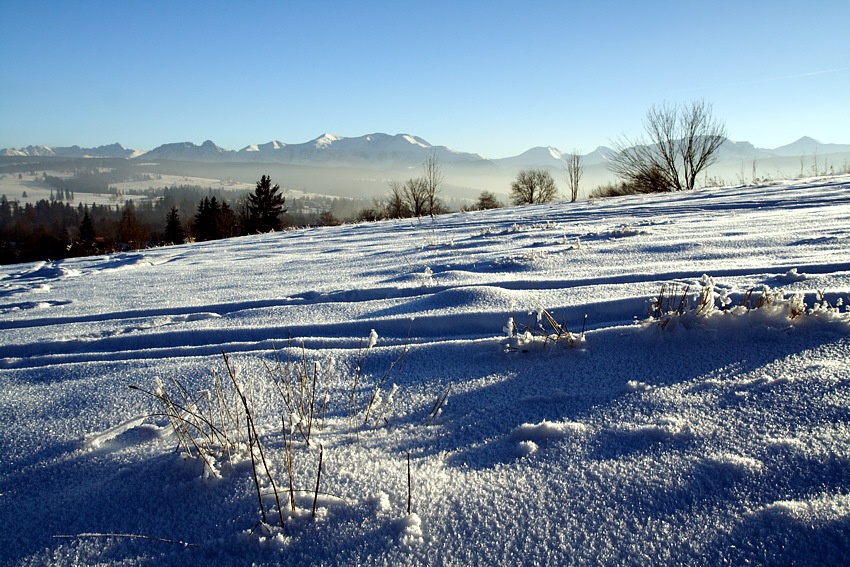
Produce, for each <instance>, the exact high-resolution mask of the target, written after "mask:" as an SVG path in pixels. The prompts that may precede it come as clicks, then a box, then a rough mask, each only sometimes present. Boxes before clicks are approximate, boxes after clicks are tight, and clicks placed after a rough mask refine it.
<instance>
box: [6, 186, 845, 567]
mask: <svg viewBox="0 0 850 567" xmlns="http://www.w3.org/2000/svg"><path fill="white" fill-rule="evenodd" d="M848 243H850V177H847V176H845V177H834V178H824V179H810V180H803V181H796V182H787V183H781V184H775V185H772V186H767V187H742V188H727V189H720V190H698V191H694V192H689V193H681V194H670V195H662V196H658V195H656V196H647V197H624V198H615V199H606V200H601V201H593V202H578V203H571V204H570V203H563V204H551V205H539V206H530V207H522V208H507V209H499V210H493V211H482V212H473V213H466V214H460V213H459V214H454V215H447V216H442V217H439V218H437V219H435V220H431V219H422V220H405V221H394V222H380V223H374V224H361V225H347V226H340V227H330V228H321V229H307V230H300V231H296V232H290V233H277V234H268V235H260V236H252V237H244V238H238V239H231V240H226V241H218V242H207V243H197V244H190V245H185V246H178V247H168V248H161V249H156V250H149V251H142V252H128V253H124V254H117V255H113V256H101V257H92V258H82V259H73V260H66V261H62V262H45V263H37V264H25V265H14V266H3V267H0V337H2V339H0V392H2V398H0V523H1V524H2V528H1V529H0V564H20V565H44V564H51V565H79V564H95V563H97V564H116V565H117V564H122V565H201V564H219V565H247V564H257V565H273V564H293V565H295V564H346V565H350V564H369V565H371V564H383V565H403V564H447V565H471V564H478V565H489V564H503V565H516V564H523V565H533V564H590V565H648V564H649V565H677V564H678V565H717V564H733V565H742V564H817V565H838V564H846V563H845V562H846V561H847V557H848V553H850V426H848V423H849V422H850V336H849V335H850V331H848V329H850V326H849V325H848V321H847V317H848V315H847V313H846V311H845V309H846V307H844V306H842V303H843V304H846V303H847V301H848V295H849V294H850V257H848V254H847V252H848ZM704 274H707V275H708V276H710V278H703V275H704ZM706 282H710V283H711V284H712V287H711V288H710V289H711V290H712V293H713V295H712V296H711V297H712V298H715V297H716V298H717V303H716V305H717V306H719V307H718V308H717V309H712V310H709V311H707V312H706V313H704V314H702V315H700V316H694V313H693V312H688V313H686V314H685V315H683V316H681V317H673V320H674V323H675V324H670V325H665V326H664V327H663V328H662V326H661V325H659V324H657V323H653V322H650V321H647V314H648V310H649V309H650V307H651V306H652V302H653V299H656V298H657V296H658V294H659V290H660V289H661V287H662V285H664V284H667V285H668V286H671V285H675V286H676V287H675V289H678V290H680V291H681V290H684V289H685V288H686V286H690V288H688V289H690V290H691V292H690V293H691V294H692V295H693V294H694V293H696V292H697V291H698V290H699V289H705V287H704V286H705V285H706ZM765 286H767V288H765ZM667 289H671V288H670V287H668V288H667ZM764 289H769V290H772V291H770V292H769V293H770V294H771V296H770V297H773V298H778V299H776V300H775V301H773V302H772V303H769V305H767V306H766V307H764V308H763V309H759V310H755V309H754V304H753V303H752V302H747V300H748V298H749V299H750V300H752V299H754V298H755V297H756V296H758V295H759V294H760V293H762V290H764ZM780 289H781V290H782V291H781V292H778V291H777V290H780ZM750 290H755V291H754V292H753V293H752V294H750V293H749V292H750ZM727 300H728V301H731V303H729V304H728V305H727V306H726V307H727V308H728V309H726V310H724V309H723V304H724V303H727ZM712 301H713V299H712ZM801 302H805V303H806V306H807V307H806V309H807V310H808V311H807V313H808V314H807V313H803V314H797V315H796V316H794V317H792V316H791V315H789V313H792V312H795V311H794V310H795V309H799V307H800V304H801ZM742 305H749V306H751V307H753V308H752V309H749V310H748V309H747V307H744V306H742ZM542 310H546V312H547V313H550V314H551V316H552V317H553V318H554V319H555V320H556V321H557V322H558V323H559V324H566V325H567V326H568V327H569V329H570V331H571V332H572V333H574V336H575V337H578V335H579V334H580V332H581V328H582V324H583V320H584V317H585V314H587V324H586V332H585V334H584V337H583V340H576V341H575V345H574V346H570V345H569V343H568V342H565V341H563V340H559V341H554V340H552V339H547V340H546V342H545V343H544V342H543V339H542V338H540V337H535V336H534V335H529V337H530V338H529V341H530V343H528V345H530V346H531V347H534V348H523V349H518V348H510V347H511V345H512V344H521V343H522V341H521V340H520V339H521V338H522V337H521V336H520V335H517V334H514V336H512V337H508V336H507V333H508V332H510V333H522V332H523V331H524V329H525V328H526V327H530V328H531V329H536V328H537V318H538V317H539V316H542V315H540V314H541V313H542ZM795 313H796V312H795ZM509 318H513V322H512V324H511V325H508V324H507V322H508V320H509ZM373 330H374V333H373ZM372 341H375V344H374V346H372V348H368V347H369V346H370V343H371V342H372ZM528 345H526V346H528ZM222 351H224V352H225V353H226V354H227V356H228V357H229V360H230V363H231V365H232V367H233V368H234V369H235V373H236V377H237V381H238V382H239V383H241V384H242V387H243V388H244V390H245V391H246V392H248V395H247V399H250V402H249V403H250V404H252V408H253V412H254V420H255V423H256V426H257V428H258V431H259V433H258V434H259V436H260V438H261V440H262V442H263V446H264V449H265V454H266V457H268V461H269V466H270V469H271V474H272V477H273V478H274V479H275V482H276V485H277V486H278V488H281V487H286V486H287V485H288V478H289V477H288V476H287V467H286V460H285V454H284V446H285V441H284V435H282V428H281V416H282V415H283V416H284V418H285V419H289V417H288V414H287V413H286V410H285V407H284V404H283V402H282V401H281V395H280V394H279V393H278V390H277V389H276V386H275V385H274V384H273V383H272V381H271V380H270V379H269V377H268V371H267V370H266V366H267V365H268V366H269V367H270V368H272V369H273V368H277V366H276V365H277V360H278V359H280V360H283V361H287V362H286V363H287V364H288V363H289V362H288V361H289V360H293V359H294V360H296V361H302V360H303V361H306V364H307V366H308V367H309V368H312V369H315V371H314V375H317V376H318V381H319V384H320V386H321V388H322V391H324V388H325V387H326V388H327V393H328V405H327V414H326V422H325V424H324V427H323V428H322V429H321V430H319V428H317V427H315V426H314V431H313V437H312V442H311V444H310V445H309V446H308V445H307V444H306V443H305V442H304V440H303V439H302V438H301V437H299V436H298V435H297V434H296V436H295V437H294V440H293V478H294V482H293V485H294V488H295V490H296V492H295V495H296V497H295V501H296V506H297V507H296V511H295V512H292V511H291V510H290V509H289V507H288V506H284V508H285V510H284V511H283V516H284V520H285V527H283V528H281V526H280V520H279V519H278V518H279V516H278V513H277V506H276V503H275V500H274V498H273V496H272V488H271V486H270V483H268V481H267V477H264V480H262V487H261V488H262V494H263V502H264V505H265V507H266V509H267V512H268V513H269V515H268V521H267V525H261V524H259V521H260V510H259V504H258V500H257V495H256V489H255V486H254V480H253V475H252V467H251V462H250V458H246V457H245V453H243V455H242V458H241V460H240V458H239V457H238V456H233V457H232V459H231V460H228V457H227V456H226V455H224V454H223V453H216V454H215V455H214V457H215V460H212V459H211V460H210V461H209V464H208V465H205V464H204V463H203V462H202V461H201V460H200V459H197V458H188V457H187V456H186V455H185V454H184V452H182V451H180V450H179V447H178V441H177V438H176V437H175V436H174V435H173V434H172V433H171V428H170V426H169V422H168V420H167V419H166V418H165V417H164V416H163V415H162V409H161V406H160V405H159V404H158V403H157V401H156V400H155V399H153V398H152V397H151V396H148V395H146V394H144V393H142V392H140V391H138V390H131V389H130V388H129V386H131V385H132V386H138V387H140V388H144V389H147V390H153V389H155V388H156V387H157V386H156V384H157V383H161V384H163V385H164V386H163V387H164V388H171V389H172V391H173V384H174V382H173V381H172V380H174V381H177V382H179V383H180V384H182V385H183V387H184V388H185V390H186V391H188V392H191V393H192V394H193V395H194V394H196V393H200V392H202V391H206V392H209V391H210V390H211V389H212V388H213V379H214V377H215V376H219V377H221V376H225V377H226V376H227V370H226V367H225V365H224V360H223V357H222ZM275 353H277V356H276V354H275ZM402 355H403V356H402ZM394 363H395V364H394ZM384 376H388V378H387V379H386V380H385V381H384V382H381V380H382V379H383V377H384ZM328 377H329V378H328ZM355 379H357V380H358V384H359V385H358V387H357V388H356V389H355V392H354V396H352V390H353V389H354V388H353V383H354V380H355ZM325 384H327V386H325ZM373 395H374V396H375V399H376V405H375V407H376V408H377V407H380V411H378V410H375V412H374V414H373V415H372V416H371V417H370V418H369V419H370V421H369V425H368V426H363V425H362V423H360V421H358V427H359V432H358V433H356V434H355V432H354V430H353V427H352V424H353V423H354V422H353V420H352V419H351V418H350V415H351V413H352V411H351V409H350V404H351V400H354V403H355V407H356V408H358V411H359V412H360V413H359V414H358V420H362V418H363V410H364V409H365V407H366V405H367V404H368V401H369V399H370V396H373ZM375 414H377V415H379V416H380V417H377V416H376V415H375ZM320 451H321V452H322V459H323V461H322V462H323V465H322V475H321V479H320V491H319V494H318V497H317V498H316V508H317V511H316V515H315V518H313V517H312V514H311V509H312V506H313V498H314V490H315V483H316V473H317V470H318V459H319V453H320ZM213 453H214V451H213ZM408 455H409V459H410V461H409V462H410V469H409V470H410V486H411V490H410V492H409V493H408V464H407V463H408ZM210 471H214V474H213V473H211V472H210ZM408 495H409V496H410V505H411V513H410V514H408V512H407V506H408ZM284 500H286V498H284ZM181 542H182V543H181Z"/></svg>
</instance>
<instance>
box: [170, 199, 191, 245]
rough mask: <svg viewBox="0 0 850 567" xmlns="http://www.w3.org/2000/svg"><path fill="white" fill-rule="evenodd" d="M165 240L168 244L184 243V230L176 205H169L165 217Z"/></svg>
mask: <svg viewBox="0 0 850 567" xmlns="http://www.w3.org/2000/svg"><path fill="white" fill-rule="evenodd" d="M165 241H166V242H168V243H170V244H184V243H185V242H186V232H185V231H184V230H183V224H182V223H181V222H180V213H179V212H178V210H177V207H171V210H170V211H169V212H168V216H167V217H165Z"/></svg>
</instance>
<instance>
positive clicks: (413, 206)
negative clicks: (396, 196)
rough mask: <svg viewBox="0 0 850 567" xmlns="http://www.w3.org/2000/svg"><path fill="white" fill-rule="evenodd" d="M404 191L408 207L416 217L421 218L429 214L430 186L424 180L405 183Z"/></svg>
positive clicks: (417, 179) (409, 180)
mask: <svg viewBox="0 0 850 567" xmlns="http://www.w3.org/2000/svg"><path fill="white" fill-rule="evenodd" d="M403 191H404V198H405V200H406V201H407V206H408V207H409V208H410V213H411V214H412V215H413V216H414V217H421V216H422V215H424V214H426V213H427V212H428V211H427V207H428V185H427V184H426V182H425V179H424V178H422V177H417V178H415V179H413V178H411V179H408V180H407V181H406V182H405V183H404V187H403Z"/></svg>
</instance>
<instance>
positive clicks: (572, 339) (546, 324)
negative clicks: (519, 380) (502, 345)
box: [502, 307, 587, 352]
mask: <svg viewBox="0 0 850 567" xmlns="http://www.w3.org/2000/svg"><path fill="white" fill-rule="evenodd" d="M532 315H533V316H534V319H535V323H532V322H531V316H532ZM586 323H587V316H585V318H584V323H582V329H581V333H579V334H578V335H576V334H574V333H572V332H571V331H570V330H569V328H568V327H567V324H566V322H564V323H558V322H557V321H556V320H555V318H554V317H552V315H551V314H550V313H549V312H548V311H546V310H545V309H543V308H542V307H541V308H538V309H537V310H536V311H533V312H531V313H529V322H528V323H527V324H525V325H520V324H517V323H516V321H514V318H513V317H509V318H508V321H507V323H505V326H504V327H502V331H503V332H504V333H505V335H507V350H508V351H509V352H528V351H530V350H534V349H536V348H545V347H547V346H549V345H552V346H555V345H560V346H563V347H565V348H578V347H580V346H582V345H583V344H584V342H585V337H584V326H585V324H586Z"/></svg>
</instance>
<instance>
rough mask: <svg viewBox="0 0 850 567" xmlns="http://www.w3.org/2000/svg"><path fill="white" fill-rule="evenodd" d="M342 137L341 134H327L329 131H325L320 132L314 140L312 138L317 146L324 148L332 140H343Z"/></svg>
mask: <svg viewBox="0 0 850 567" xmlns="http://www.w3.org/2000/svg"><path fill="white" fill-rule="evenodd" d="M343 139H344V138H342V137H341V136H335V135H334V134H329V133H327V132H326V133H324V134H322V135H321V136H319V137H318V138H316V139H315V140H313V144H314V145H315V146H316V147H317V148H326V147H328V146H330V145H331V144H333V143H334V142H338V141H340V140H343Z"/></svg>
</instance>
